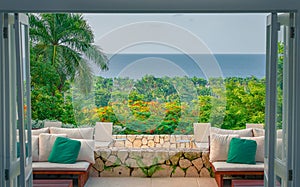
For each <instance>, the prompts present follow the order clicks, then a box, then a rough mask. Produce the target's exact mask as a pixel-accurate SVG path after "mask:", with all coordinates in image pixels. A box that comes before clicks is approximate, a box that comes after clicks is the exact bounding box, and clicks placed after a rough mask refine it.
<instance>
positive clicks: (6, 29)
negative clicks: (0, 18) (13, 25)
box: [3, 27, 8, 39]
mask: <svg viewBox="0 0 300 187" xmlns="http://www.w3.org/2000/svg"><path fill="white" fill-rule="evenodd" d="M3 38H4V39H7V38H8V28H7V27H4V28H3Z"/></svg>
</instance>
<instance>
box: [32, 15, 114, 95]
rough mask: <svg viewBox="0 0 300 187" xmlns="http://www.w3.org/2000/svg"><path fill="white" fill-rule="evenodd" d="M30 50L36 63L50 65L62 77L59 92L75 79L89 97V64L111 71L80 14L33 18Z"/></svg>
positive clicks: (36, 16)
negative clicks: (39, 61)
mask: <svg viewBox="0 0 300 187" xmlns="http://www.w3.org/2000/svg"><path fill="white" fill-rule="evenodd" d="M29 21H30V31H29V33H30V39H31V50H32V53H34V54H35V56H36V57H35V58H36V59H39V60H40V59H42V60H43V61H44V62H48V63H49V62H50V64H51V65H53V66H54V67H55V69H56V71H57V73H58V75H59V77H60V85H58V90H59V91H60V92H62V90H63V89H64V86H65V84H66V81H68V80H70V81H74V79H76V80H77V81H79V83H80V85H81V90H82V91H84V92H85V93H87V92H88V91H89V90H90V89H91V85H92V73H91V67H90V64H89V61H91V62H93V63H95V64H96V65H98V66H99V67H100V68H101V69H102V70H106V69H108V66H107V58H106V56H105V55H104V54H103V53H102V52H101V50H100V49H99V48H98V47H97V46H96V45H94V44H93V42H94V35H93V32H92V29H91V27H90V26H89V25H88V24H87V22H86V20H84V19H83V16H82V15H81V14H30V15H29Z"/></svg>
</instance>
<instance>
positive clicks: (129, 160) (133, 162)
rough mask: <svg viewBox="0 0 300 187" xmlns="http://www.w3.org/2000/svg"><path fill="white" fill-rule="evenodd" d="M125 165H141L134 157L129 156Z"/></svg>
mask: <svg viewBox="0 0 300 187" xmlns="http://www.w3.org/2000/svg"><path fill="white" fill-rule="evenodd" d="M125 165H126V166H128V167H133V168H134V167H135V168H137V167H139V165H138V164H137V162H136V160H135V159H132V158H127V160H126V161H125Z"/></svg>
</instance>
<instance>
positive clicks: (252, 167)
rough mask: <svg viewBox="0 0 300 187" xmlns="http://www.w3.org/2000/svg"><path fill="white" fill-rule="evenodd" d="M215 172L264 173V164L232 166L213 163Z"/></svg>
mask: <svg viewBox="0 0 300 187" xmlns="http://www.w3.org/2000/svg"><path fill="white" fill-rule="evenodd" d="M212 165H213V166H214V168H215V170H216V171H264V166H265V165H264V163H263V162H256V164H234V163H227V162H213V163H212Z"/></svg>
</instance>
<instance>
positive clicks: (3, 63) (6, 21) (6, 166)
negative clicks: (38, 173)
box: [0, 13, 32, 187]
mask: <svg viewBox="0 0 300 187" xmlns="http://www.w3.org/2000/svg"><path fill="white" fill-rule="evenodd" d="M0 19H1V21H0V26H1V32H0V33H1V36H0V49H1V50H0V54H1V57H0V84H1V87H0V97H1V98H0V104H1V105H0V133H1V138H0V144H1V145H0V148H1V153H0V157H1V163H0V166H1V167H0V170H1V173H0V174H1V180H0V186H1V187H8V186H9V187H11V186H18V187H19V186H28V185H29V186H31V184H32V182H31V180H32V179H31V172H32V169H31V154H30V153H31V139H30V138H29V139H27V140H26V138H25V129H29V131H27V133H28V135H31V134H30V132H31V131H30V129H31V126H30V125H31V123H30V121H31V117H30V115H31V112H30V89H29V87H28V85H30V82H29V47H28V21H27V16H26V15H25V14H11V13H0ZM26 69H27V70H26ZM24 84H26V85H27V86H24ZM24 90H26V91H24ZM24 94H26V95H24ZM24 98H26V99H24ZM28 98H29V99H28ZM28 103H29V105H28ZM24 104H27V106H29V107H27V109H26V113H24ZM24 115H25V116H24ZM25 120H26V121H25ZM17 129H19V131H17ZM28 135H27V136H28ZM28 137H31V136H28ZM17 142H18V143H17ZM26 144H27V147H28V150H27V152H28V153H29V154H28V155H26V146H25V145H26ZM2 179H3V180H2ZM26 184H28V185H26Z"/></svg>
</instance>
